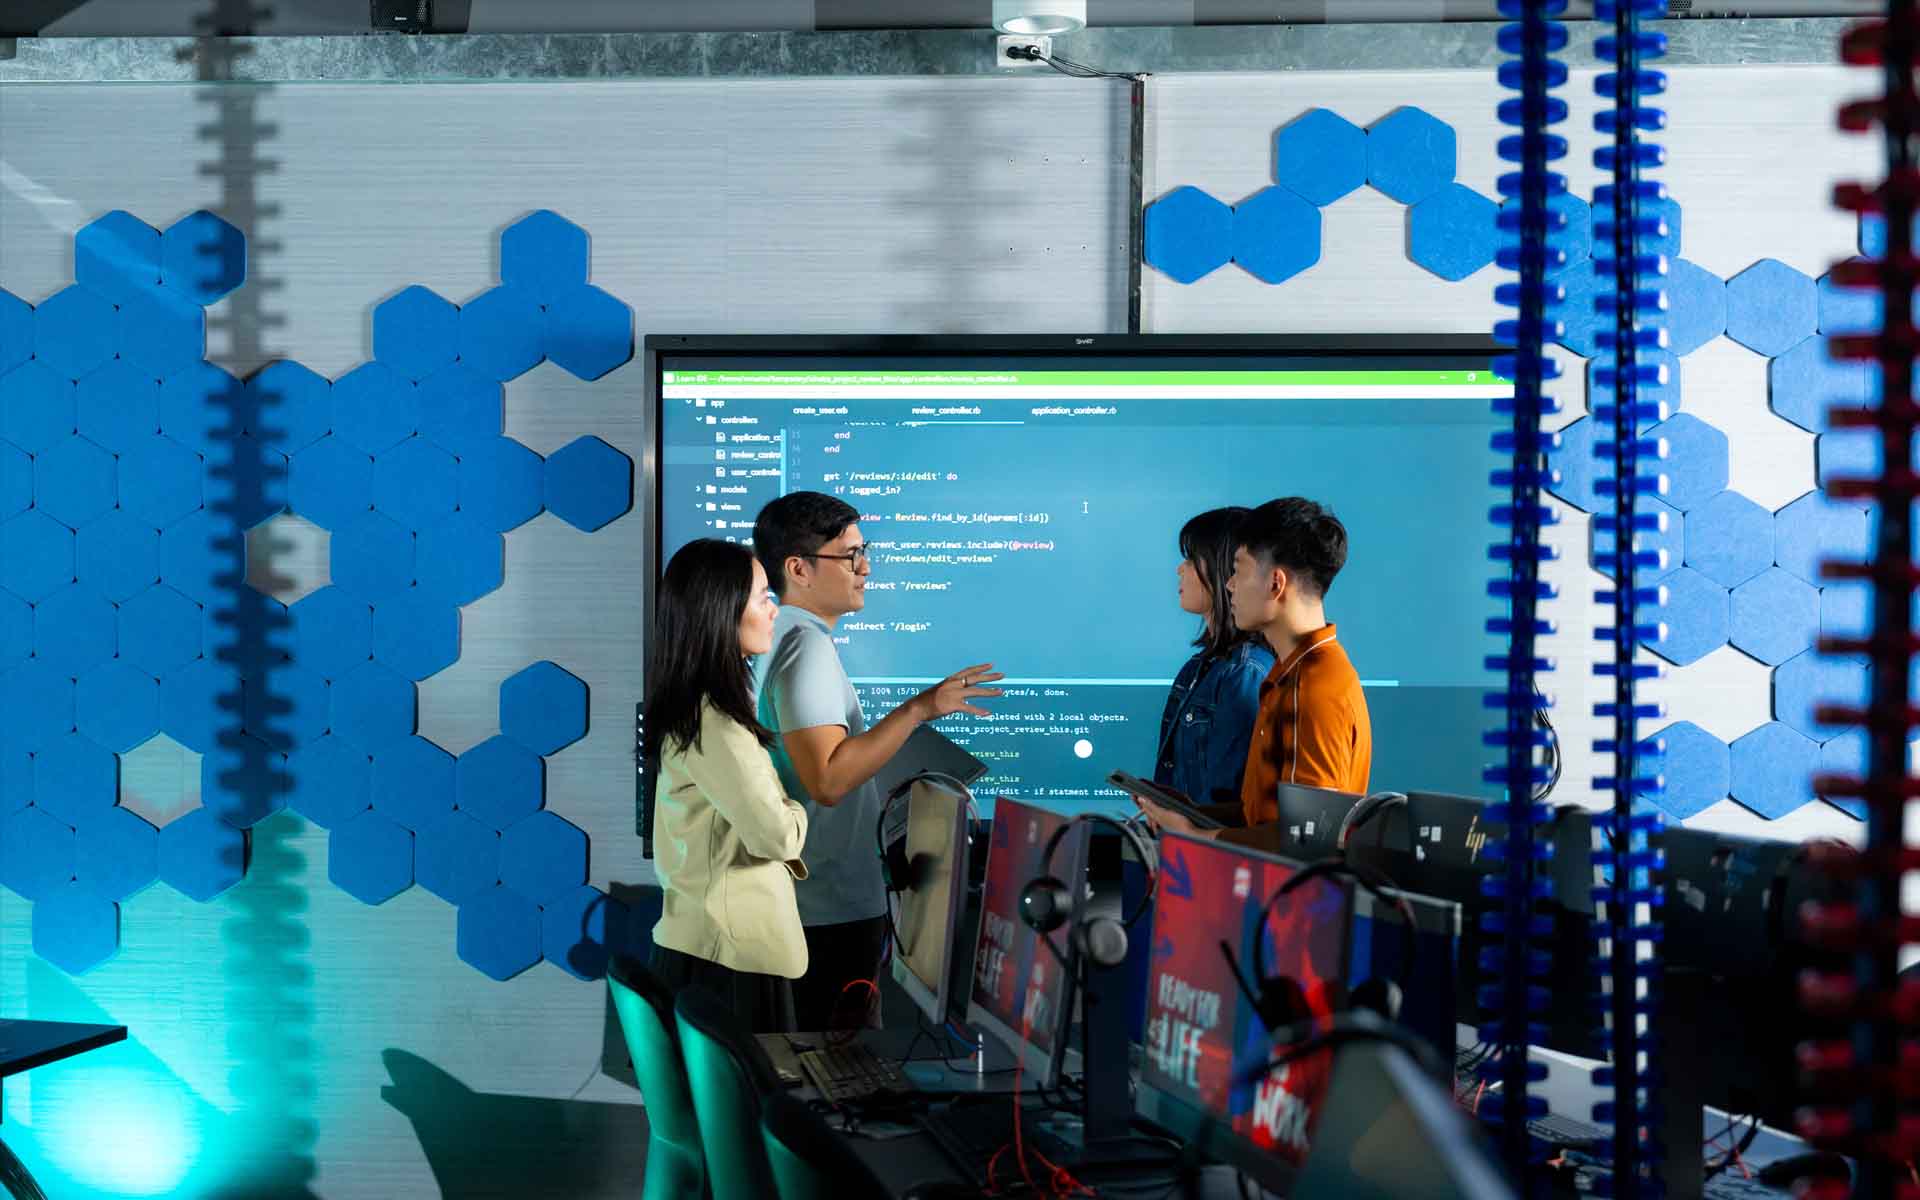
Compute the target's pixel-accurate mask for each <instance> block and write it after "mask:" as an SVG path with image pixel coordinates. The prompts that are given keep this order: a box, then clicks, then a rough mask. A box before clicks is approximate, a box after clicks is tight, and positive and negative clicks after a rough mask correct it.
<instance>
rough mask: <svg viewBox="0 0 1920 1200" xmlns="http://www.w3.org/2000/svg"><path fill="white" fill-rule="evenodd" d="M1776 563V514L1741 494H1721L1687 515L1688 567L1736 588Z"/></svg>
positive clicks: (1716, 581)
mask: <svg viewBox="0 0 1920 1200" xmlns="http://www.w3.org/2000/svg"><path fill="white" fill-rule="evenodd" d="M1772 563H1773V514H1772V513H1769V512H1768V511H1767V510H1766V509H1764V508H1761V507H1760V506H1759V505H1758V504H1755V503H1754V502H1753V501H1751V500H1749V499H1747V498H1746V497H1745V496H1742V495H1741V494H1740V493H1738V492H1721V493H1720V494H1719V495H1717V496H1715V497H1713V498H1712V499H1711V500H1708V501H1707V502H1706V503H1704V504H1700V505H1698V506H1696V507H1695V508H1693V509H1692V511H1690V512H1688V514H1687V565H1688V566H1689V567H1692V568H1693V569H1694V570H1696V571H1698V572H1700V573H1701V574H1702V575H1705V576H1706V577H1707V578H1708V579H1711V580H1713V581H1714V582H1715V583H1717V584H1719V585H1720V586H1721V587H1725V588H1733V587H1738V586H1740V585H1741V584H1743V583H1745V582H1746V581H1747V580H1749V579H1751V578H1753V577H1754V576H1755V575H1758V574H1759V573H1760V572H1762V571H1764V570H1766V569H1767V567H1768V566H1770V565H1771V564H1772Z"/></svg>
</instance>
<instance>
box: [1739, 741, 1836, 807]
mask: <svg viewBox="0 0 1920 1200" xmlns="http://www.w3.org/2000/svg"><path fill="white" fill-rule="evenodd" d="M1732 750H1733V798H1734V800H1735V801H1736V802H1737V803H1739V804H1740V805H1741V806H1742V807H1745V808H1749V809H1752V810H1753V811H1754V812H1756V813H1759V814H1760V815H1761V816H1763V817H1766V818H1767V819H1769V820H1772V819H1773V818H1776V817H1784V816H1786V815H1787V814H1788V813H1790V812H1792V811H1793V810H1794V809H1796V808H1799V807H1800V806H1801V805H1802V804H1805V803H1806V802H1807V800H1808V799H1809V798H1810V797H1811V796H1812V794H1813V788H1812V781H1813V769H1814V764H1815V763H1816V762H1817V761H1818V759H1819V756H1820V746H1819V744H1818V743H1817V742H1814V741H1813V740H1812V739H1810V738H1808V737H1806V736H1805V735H1804V734H1801V733H1800V732H1798V731H1796V730H1794V729H1790V728H1788V727H1787V726H1786V725H1783V724H1781V723H1780V722H1778V721H1770V722H1768V723H1767V724H1765V725H1762V726H1761V727H1760V728H1758V729H1756V730H1754V731H1753V732H1752V733H1749V734H1747V735H1746V736H1744V737H1742V738H1740V739H1739V740H1738V741H1736V742H1734V743H1733V747H1732Z"/></svg>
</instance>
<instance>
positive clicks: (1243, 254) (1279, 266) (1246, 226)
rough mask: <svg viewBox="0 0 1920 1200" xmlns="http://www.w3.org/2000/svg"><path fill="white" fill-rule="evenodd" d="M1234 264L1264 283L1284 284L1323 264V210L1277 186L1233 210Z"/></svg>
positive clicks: (1258, 193)
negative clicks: (1321, 229)
mask: <svg viewBox="0 0 1920 1200" xmlns="http://www.w3.org/2000/svg"><path fill="white" fill-rule="evenodd" d="M1233 261H1234V262H1235V263H1237V264H1239V266H1240V268H1241V269H1242V270H1244V271H1246V272H1247V274H1249V275H1252V276H1253V277H1254V278H1255V279H1258V280H1260V281H1261V282H1263V283H1284V282H1285V281H1287V280H1289V279H1291V278H1293V277H1294V276H1295V275H1298V274H1299V273H1300V272H1302V271H1304V270H1306V269H1307V268H1308V267H1311V266H1312V265H1313V264H1314V263H1316V262H1319V261H1320V210H1319V209H1317V208H1315V207H1314V206H1313V205H1311V204H1309V203H1308V202H1307V201H1305V200H1303V199H1301V198H1300V196H1299V194H1298V193H1296V192H1294V191H1292V190H1291V189H1288V188H1284V187H1279V186H1274V187H1270V188H1266V189H1263V190H1261V191H1259V192H1256V193H1254V194H1253V195H1251V196H1249V197H1247V198H1246V199H1245V200H1242V201H1241V202H1240V203H1239V204H1236V205H1234V208H1233Z"/></svg>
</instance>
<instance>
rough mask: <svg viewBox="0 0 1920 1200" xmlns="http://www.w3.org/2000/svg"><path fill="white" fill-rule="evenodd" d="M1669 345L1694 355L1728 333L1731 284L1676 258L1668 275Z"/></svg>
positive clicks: (1699, 267) (1681, 352) (1676, 350)
mask: <svg viewBox="0 0 1920 1200" xmlns="http://www.w3.org/2000/svg"><path fill="white" fill-rule="evenodd" d="M1667 306H1668V308H1667V345H1668V346H1669V347H1670V348H1671V349H1672V350H1673V352H1674V353H1675V354H1692V353H1693V352H1694V351H1695V350H1698V349H1699V348H1700V347H1702V346H1704V345H1706V344H1707V343H1708V342H1710V341H1712V340H1713V339H1714V338H1717V337H1719V336H1720V335H1721V334H1723V333H1725V332H1726V331H1727V285H1726V283H1725V282H1724V281H1723V280H1721V278H1720V277H1719V276H1718V275H1715V274H1714V273H1713V272H1712V271H1709V270H1707V269H1706V268H1705V267H1701V266H1698V265H1696V264H1694V263H1690V262H1688V261H1687V260H1686V259H1684V258H1681V259H1675V260H1674V262H1673V266H1672V268H1671V269H1670V271H1669V272H1668V275H1667Z"/></svg>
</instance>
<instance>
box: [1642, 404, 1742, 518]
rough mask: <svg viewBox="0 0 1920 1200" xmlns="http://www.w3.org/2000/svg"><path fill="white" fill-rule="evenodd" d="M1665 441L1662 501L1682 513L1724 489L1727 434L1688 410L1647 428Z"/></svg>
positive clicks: (1725, 485)
mask: <svg viewBox="0 0 1920 1200" xmlns="http://www.w3.org/2000/svg"><path fill="white" fill-rule="evenodd" d="M1647 432H1648V434H1649V435H1650V436H1652V437H1655V438H1660V439H1663V440H1664V441H1665V442H1666V443H1667V457H1666V461H1665V462H1664V463H1663V464H1662V466H1661V469H1662V471H1663V472H1664V473H1665V475H1666V477H1667V491H1666V501H1667V503H1668V504H1671V505H1673V506H1674V507H1675V508H1677V509H1679V510H1681V511H1682V512H1686V511H1687V510H1689V509H1691V508H1693V507H1694V506H1695V505H1698V504H1704V503H1706V502H1707V501H1708V500H1711V499H1713V498H1714V497H1715V496H1718V495H1719V494H1720V493H1721V492H1723V491H1725V490H1726V488H1727V435H1726V434H1724V433H1721V432H1720V431H1719V430H1718V429H1715V428H1714V427H1713V426H1711V425H1709V424H1707V423H1706V422H1705V421H1702V420H1700V419H1699V418H1698V417H1695V416H1693V415H1691V414H1689V413H1681V414H1679V415H1678V416H1676V417H1673V418H1672V419H1670V420H1666V421H1662V422H1661V423H1660V424H1658V425H1655V426H1654V427H1653V428H1652V429H1650V430H1648V431H1647Z"/></svg>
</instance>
